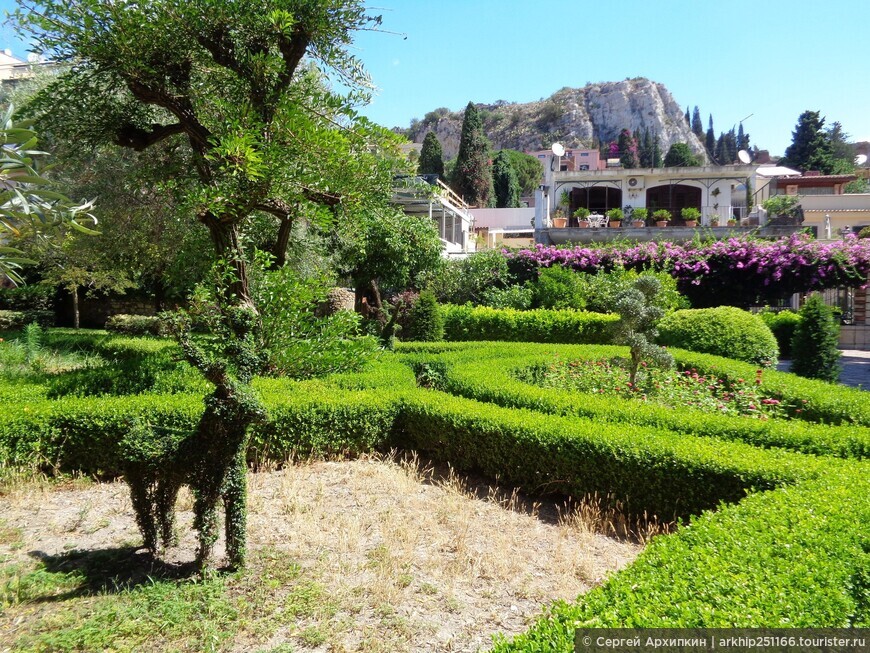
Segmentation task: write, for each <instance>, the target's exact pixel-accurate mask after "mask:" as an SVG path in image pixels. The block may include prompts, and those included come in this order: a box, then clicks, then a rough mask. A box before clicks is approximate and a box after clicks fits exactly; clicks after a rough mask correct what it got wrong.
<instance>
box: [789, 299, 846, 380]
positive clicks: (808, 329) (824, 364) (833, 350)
mask: <svg viewBox="0 0 870 653" xmlns="http://www.w3.org/2000/svg"><path fill="white" fill-rule="evenodd" d="M800 318H801V319H800V322H798V324H797V326H796V327H795V330H794V335H793V336H792V340H791V352H792V363H791V371H792V373H794V374H797V375H798V376H803V377H806V378H808V379H821V380H823V381H831V382H835V381H837V379H839V378H840V350H839V349H838V348H837V346H838V344H839V339H840V338H839V333H840V326H839V325H838V324H837V322H836V320H835V318H834V313H833V311H832V310H831V308H830V306H826V305H825V302H824V301H823V300H822V298H821V297H820V296H819V295H818V294H814V295H812V296H811V297H810V298H809V299H807V301H806V303H805V304H804V305H803V307H802V308H801V310H800Z"/></svg>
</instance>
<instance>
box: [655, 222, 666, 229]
mask: <svg viewBox="0 0 870 653" xmlns="http://www.w3.org/2000/svg"><path fill="white" fill-rule="evenodd" d="M656 226H657V227H659V228H660V229H661V228H664V227H667V226H668V221H667V220H657V221H656Z"/></svg>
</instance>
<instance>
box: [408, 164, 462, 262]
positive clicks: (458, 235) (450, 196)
mask: <svg viewBox="0 0 870 653" xmlns="http://www.w3.org/2000/svg"><path fill="white" fill-rule="evenodd" d="M392 204H393V205H394V206H397V207H399V208H401V209H402V211H404V212H405V213H407V214H408V215H426V216H428V217H429V218H430V219H432V220H433V221H434V222H435V224H436V226H437V227H438V235H439V236H440V237H441V245H442V247H443V250H442V254H443V256H444V257H445V258H463V257H465V256H467V255H468V254H470V253H473V252H474V251H475V238H474V233H473V230H472V229H473V226H474V217H473V216H472V215H471V213H470V211H469V208H468V205H467V204H466V203H465V202H464V201H463V200H462V198H461V197H459V196H458V195H457V194H456V193H454V192H453V191H452V190H451V189H450V188H448V187H447V185H446V184H444V183H443V182H441V180H440V179H438V175H422V176H419V177H396V178H395V179H394V180H393V197H392Z"/></svg>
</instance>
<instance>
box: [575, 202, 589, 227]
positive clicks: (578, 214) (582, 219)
mask: <svg viewBox="0 0 870 653" xmlns="http://www.w3.org/2000/svg"><path fill="white" fill-rule="evenodd" d="M590 213H591V211H590V210H589V209H587V208H586V207H585V206H581V207H580V208H578V209H577V210H576V211H574V217H575V218H577V224H579V225H580V226H581V227H588V226H589V220H587V219H586V218H588V217H589V214H590Z"/></svg>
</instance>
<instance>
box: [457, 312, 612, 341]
mask: <svg viewBox="0 0 870 653" xmlns="http://www.w3.org/2000/svg"><path fill="white" fill-rule="evenodd" d="M441 310H442V311H443V314H444V338H445V339H446V340H507V341H512V342H561V343H577V344H603V343H607V342H610V341H611V340H612V339H613V334H614V327H615V325H616V323H617V321H618V320H619V318H618V316H616V315H609V314H603V313H588V312H584V311H574V310H569V309H564V310H547V309H536V310H533V311H518V310H515V309H510V308H489V307H486V306H478V307H472V306H470V305H464V306H456V305H452V304H447V305H444V306H442V307H441Z"/></svg>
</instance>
